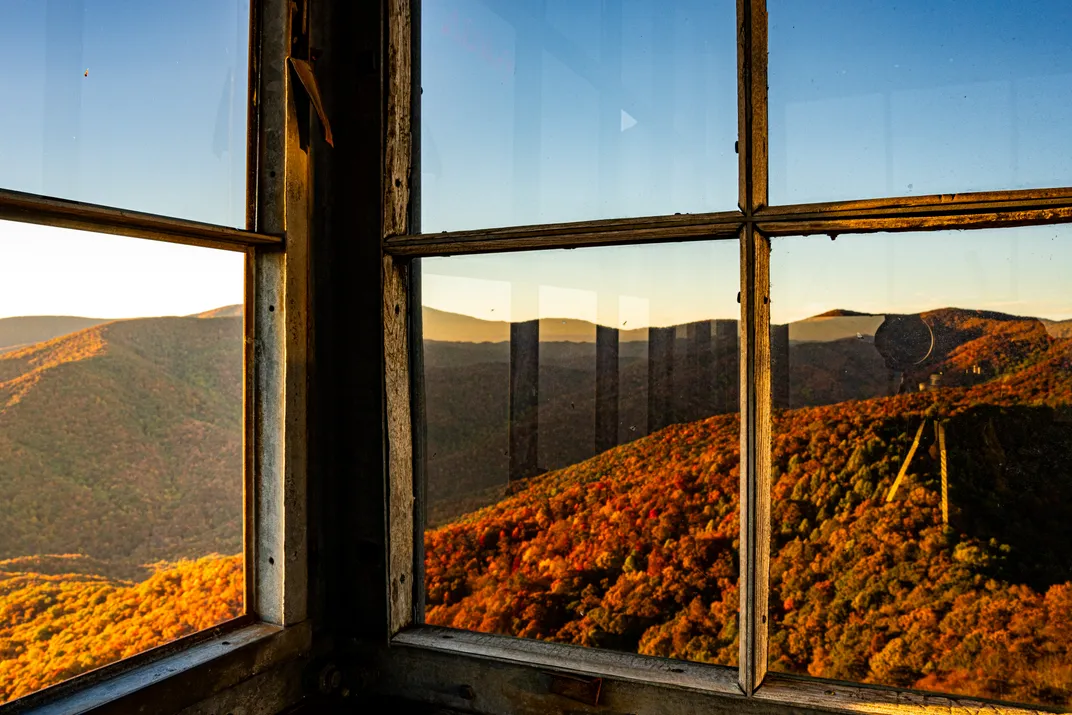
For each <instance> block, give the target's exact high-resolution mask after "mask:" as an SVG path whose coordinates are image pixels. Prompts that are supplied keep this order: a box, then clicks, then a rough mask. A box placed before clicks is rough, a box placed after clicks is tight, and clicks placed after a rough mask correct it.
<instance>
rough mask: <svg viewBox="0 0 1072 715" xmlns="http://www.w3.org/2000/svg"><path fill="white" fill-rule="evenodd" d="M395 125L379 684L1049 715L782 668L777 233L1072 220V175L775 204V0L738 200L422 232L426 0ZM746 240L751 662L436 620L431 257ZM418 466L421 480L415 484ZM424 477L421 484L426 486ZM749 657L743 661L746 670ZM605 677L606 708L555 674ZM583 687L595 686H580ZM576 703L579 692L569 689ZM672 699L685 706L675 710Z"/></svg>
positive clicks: (698, 703) (510, 708)
mask: <svg viewBox="0 0 1072 715" xmlns="http://www.w3.org/2000/svg"><path fill="white" fill-rule="evenodd" d="M386 11H387V16H386V24H387V30H386V33H385V35H386V38H387V42H388V46H387V50H386V61H387V67H386V69H385V71H384V77H385V83H386V87H385V90H384V93H385V102H386V116H387V126H386V131H385V137H384V141H385V151H384V161H385V164H384V172H385V182H384V187H385V190H384V196H383V216H384V220H383V242H382V256H383V321H384V370H385V388H386V397H385V405H386V424H387V439H388V451H389V456H388V459H387V460H386V464H387V470H388V474H387V476H388V504H387V507H388V515H389V524H388V529H389V534H388V540H389V543H388V563H389V574H388V577H389V584H388V592H389V623H390V633H391V634H392V636H393V637H392V638H391V641H390V644H391V647H390V648H387V649H385V650H384V651H383V653H382V654H381V655H380V660H379V661H378V662H377V663H376V666H375V668H376V671H375V672H376V673H378V674H380V675H381V676H383V677H381V678H380V679H379V680H378V681H377V684H376V685H375V686H374V687H375V688H377V689H378V690H379V691H380V692H382V693H384V694H388V695H395V696H399V697H408V698H418V699H421V700H424V701H426V702H429V703H432V704H435V705H438V706H443V707H456V708H460V709H466V710H475V711H476V712H489V713H530V712H532V713H536V712H557V711H558V710H559V709H561V708H563V707H564V704H565V703H568V708H567V709H569V710H571V711H573V712H606V711H607V709H608V708H609V709H610V710H612V711H615V712H617V711H622V712H626V711H628V712H633V713H654V712H668V711H670V709H672V710H673V711H674V712H682V713H692V712H741V711H760V712H770V711H772V710H774V711H777V710H778V709H785V708H793V709H805V710H811V709H816V710H825V711H831V710H832V711H842V712H855V713H875V714H880V713H881V714H887V713H930V712H934V711H935V710H936V709H940V710H941V711H943V712H953V711H959V710H961V709H963V710H965V711H973V712H974V711H978V710H983V709H985V710H987V711H988V712H994V713H1007V714H1009V715H1012V714H1014V713H1017V714H1019V713H1034V712H1039V711H1037V710H1035V709H1033V708H1031V707H1028V706H1016V705H1008V704H1002V703H993V702H984V701H980V700H976V699H973V698H967V697H954V696H943V695H937V694H933V693H923V692H919V691H910V690H904V689H897V688H890V687H880V686H869V685H862V684H855V683H842V682H833V681H829V680H819V679H809V678H803V677H799V676H793V675H787V674H781V673H768V672H767V643H768V641H767V599H768V594H767V589H768V572H769V559H770V553H769V546H768V545H769V544H770V511H771V493H770V486H771V435H770V421H771V379H770V298H769V283H770V238H771V237H773V236H800V235H809V234H830V235H837V234H843V233H867V232H877V231H883V232H903V231H924V230H926V231H937V230H942V229H975V228H995V227H1011V226H1028V225H1039V224H1055V223H1067V222H1070V221H1072V188H1055V189H1037V190H1036V189H1032V190H1025V191H995V192H985V193H965V194H941V195H928V196H911V197H897V198H883V199H861V200H854V201H839V202H829V203H812V204H802V205H785V206H769V205H768V204H769V202H768V179H767V177H768V143H767V142H768V125H767V107H768V98H767V57H768V45H767V28H768V22H767V8H766V0H738V1H737V25H738V67H737V69H738V128H739V131H738V137H739V138H738V155H739V188H738V190H739V210H738V211H734V212H720V213H706V214H689V215H673V216H655V217H644V218H631V219H607V220H598V221H584V222H575V223H558V224H550V225H542V226H511V227H505V228H493V229H477V230H466V231H448V232H443V233H437V234H422V233H420V224H419V187H417V186H416V184H415V182H416V179H415V178H414V177H417V176H419V165H420V148H419V145H418V142H419V134H420V132H419V127H420V124H419V112H420V106H419V91H415V88H417V87H419V86H420V56H419V54H420V53H419V48H420V21H419V17H420V0H386ZM712 239H736V240H738V241H739V243H740V252H741V262H740V265H741V325H742V340H741V341H740V347H739V349H740V370H741V373H740V377H741V393H740V394H741V404H740V409H741V425H742V431H741V454H742V463H741V482H740V504H741V507H740V508H741V524H742V529H741V540H740V543H741V547H740V549H741V551H740V563H741V572H740V583H741V588H740V592H741V610H740V658H739V666H738V668H737V669H729V668H724V667H718V666H708V665H702V664H696V663H688V662H681V661H672V660H668V659H660V658H651V657H645V656H637V655H631V654H623V653H615V652H607V651H600V650H593V649H584V648H578V647H575V646H568V645H562V644H556V643H547V642H538V641H526V640H521V639H516V638H511V637H507V636H497V635H488V634H481V633H470V632H465V631H458V630H452V629H444V628H436V627H430V626H425V625H421V619H420V617H419V616H420V614H421V613H422V612H423V608H422V603H421V598H422V591H423V583H422V581H423V567H422V564H421V563H420V555H421V546H420V544H421V540H422V539H423V536H422V533H421V531H420V529H418V528H416V525H418V524H420V523H421V521H422V520H421V518H420V515H421V514H422V513H423V508H424V505H423V499H422V498H421V497H420V491H421V486H420V485H421V483H422V482H421V479H420V465H421V464H422V460H423V454H422V449H423V440H422V439H420V429H421V425H422V421H421V420H422V419H423V417H422V410H423V405H422V403H421V399H420V394H419V385H417V384H416V383H415V382H414V376H415V375H418V374H419V372H420V363H419V362H418V361H419V360H420V351H419V350H414V349H413V347H414V346H415V345H416V344H418V342H419V341H420V339H421V332H420V311H419V306H420V299H419V289H420V286H419V263H418V262H417V261H414V260H413V259H419V258H422V257H429V256H456V255H470V254H480V253H491V252H506V251H529V250H540V249H554V248H579V247H589V246H610V245H625V244H638V243H655V242H670V241H689V240H712ZM415 475H416V476H417V481H416V482H415ZM415 484H416V485H417V486H415ZM734 671H736V672H734ZM563 677H565V678H569V677H574V678H579V679H580V680H581V681H583V680H584V679H585V678H587V679H598V682H599V684H600V685H599V687H600V688H601V690H600V691H599V692H600V693H601V695H600V697H601V698H602V700H599V704H598V705H597V704H596V703H595V702H587V703H586V702H584V698H583V697H580V698H578V697H577V694H578V691H577V688H574V689H573V690H569V691H568V693H567V694H565V695H563V690H562V689H560V688H559V689H556V687H555V683H556V682H557V680H556V678H563ZM581 690H582V691H583V688H582V689H581ZM564 697H565V698H569V700H563V698H564ZM671 706H672V707H671Z"/></svg>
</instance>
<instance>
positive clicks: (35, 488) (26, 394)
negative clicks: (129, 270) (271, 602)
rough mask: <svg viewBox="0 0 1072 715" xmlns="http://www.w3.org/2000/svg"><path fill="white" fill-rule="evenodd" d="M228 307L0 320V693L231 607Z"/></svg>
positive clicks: (234, 597) (234, 602)
mask: <svg viewBox="0 0 1072 715" xmlns="http://www.w3.org/2000/svg"><path fill="white" fill-rule="evenodd" d="M240 314H241V311H240V309H239V310H238V311H237V313H236V311H235V309H233V308H226V309H221V310H219V311H212V312H210V313H207V314H204V315H202V316H191V317H186V318H147V319H138V320H127V321H116V322H106V323H101V322H100V321H84V319H78V318H56V319H50V318H43V319H32V318H28V319H24V320H14V319H13V320H10V321H7V322H6V323H5V324H4V326H0V327H4V328H5V329H9V330H7V334H8V335H9V336H14V337H11V338H10V339H11V340H17V339H22V338H24V337H26V336H28V335H32V334H34V333H33V331H38V332H40V331H42V330H43V331H45V333H47V332H48V331H49V330H62V329H63V328H64V327H70V326H73V327H75V328H77V327H80V324H81V323H83V322H88V323H91V325H90V326H89V327H86V328H83V329H81V330H77V331H76V332H73V333H69V334H65V335H60V336H59V337H52V338H50V339H48V340H45V341H44V342H38V343H35V344H32V345H27V346H23V347H14V348H11V349H7V350H2V349H0V702H4V701H6V700H8V699H11V698H16V697H19V696H21V695H25V694H27V693H30V692H33V691H35V690H38V689H40V688H43V687H46V686H48V685H52V684H54V683H56V682H59V681H61V680H64V679H66V678H69V677H72V676H74V675H78V674H80V673H83V672H86V671H88V670H92V669H94V668H97V667H100V666H102V665H105V664H107V663H111V662H113V661H115V660H118V659H120V658H124V657H127V656H130V655H134V654H136V653H140V652H142V651H145V650H147V649H150V648H153V647H156V646H159V645H162V644H164V643H167V642H168V641H171V640H174V639H175V638H179V637H181V636H184V635H188V634H191V633H195V632H197V631H199V630H203V629H205V628H209V627H211V626H214V625H216V624H219V623H221V622H223V621H226V620H229V619H231V618H235V617H237V616H239V615H241V613H242V612H243V598H244V578H243V565H242V559H241V557H238V556H226V557H223V556H215V555H214V554H219V553H224V554H235V553H239V552H241V550H242V515H243V507H242V489H243V472H242V434H243V429H242V402H243V401H242V364H243V363H242V345H243V337H242V320H241V317H238V316H240ZM92 323H97V324H92ZM16 328H17V329H18V330H16Z"/></svg>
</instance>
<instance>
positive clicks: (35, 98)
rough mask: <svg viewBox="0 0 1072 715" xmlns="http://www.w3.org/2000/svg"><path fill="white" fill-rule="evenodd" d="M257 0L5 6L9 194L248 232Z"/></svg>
mask: <svg viewBox="0 0 1072 715" xmlns="http://www.w3.org/2000/svg"><path fill="white" fill-rule="evenodd" d="M248 54H249V0H184V1H183V2H135V1H131V0H128V1H126V2H118V1H117V0H47V1H41V0H5V2H2V3H0V67H3V70H0V96H2V97H3V98H4V106H5V111H3V112H0V188H4V189H13V190H16V191H26V192H31V193H36V194H44V195H46V196H56V197H60V198H64V199H74V200H77V201H87V202H91V203H97V204H106V205H110V206H117V207H120V208H126V209H135V210H138V211H148V212H150V213H157V214H165V215H169V216H177V217H180V218H187V219H195V220H198V221H206V222H210V223H217V224H223V225H228V226H236V227H239V228H244V227H245V225H246V212H245V205H246V95H247V91H246V85H247V63H248V60H247V58H248Z"/></svg>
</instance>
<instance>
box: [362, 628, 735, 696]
mask: <svg viewBox="0 0 1072 715" xmlns="http://www.w3.org/2000/svg"><path fill="white" fill-rule="evenodd" d="M571 676H573V677H575V678H576V679H577V683H578V684H579V685H578V687H579V688H580V690H582V691H584V690H585V687H584V686H585V685H586V680H591V679H596V678H598V679H600V682H598V683H588V684H590V685H591V690H590V691H587V693H574V692H570V691H572V690H573V688H571V687H568V686H569V683H567V684H566V685H567V687H565V688H563V687H562V686H563V683H562V679H563V678H564V679H566V680H567V681H568V680H569V679H570V677H571ZM364 680H365V682H367V683H369V685H370V687H371V689H373V690H374V691H375V692H377V693H378V694H381V695H386V696H392V697H398V698H406V699H409V700H422V701H424V702H427V703H429V704H433V705H437V706H439V707H448V708H456V709H461V710H466V711H475V712H482V713H520V712H530V711H531V712H560V711H562V710H563V708H565V709H566V710H569V711H575V712H578V713H582V712H589V709H591V711H592V712H619V711H620V712H637V713H639V712H682V713H687V712H692V711H693V710H694V707H688V705H692V706H695V705H699V704H703V705H705V706H706V707H707V708H711V707H712V706H714V709H713V710H710V711H712V712H719V711H725V712H733V711H736V710H737V709H739V706H740V705H741V704H742V703H743V702H744V696H743V695H742V692H741V689H740V687H739V686H738V685H737V669H736V668H727V667H722V666H715V665H705V664H702V663H689V662H686V661H675V660H668V659H664V658H655V657H649V656H643V655H635V654H631V653H619V652H615V651H606V650H597V649H594V648H582V647H579V646H572V645H565V644H561V643H548V642H544V641H535V640H525V639H521V638H511V637H509V636H499V635H488V634H484V633H471V632H468V631H459V630H453V629H449V628H437V627H432V626H420V627H416V628H412V629H409V630H407V631H404V632H402V633H400V634H399V635H397V636H395V637H394V638H393V639H392V640H391V645H390V647H389V648H387V649H385V650H384V651H382V652H381V655H380V660H379V662H378V663H377V665H376V669H375V672H374V673H369V674H367V676H366V677H365V678H364ZM593 694H594V701H593V700H589V699H588V697H589V696H591V695H593ZM718 704H721V708H720V707H717V705H718ZM584 705H587V706H588V708H585V707H584ZM644 705H648V707H644ZM697 712H698V711H697ZM705 712H706V710H705Z"/></svg>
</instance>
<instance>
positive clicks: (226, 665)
mask: <svg viewBox="0 0 1072 715" xmlns="http://www.w3.org/2000/svg"><path fill="white" fill-rule="evenodd" d="M311 641H312V629H311V627H310V625H309V622H308V621H306V622H304V623H299V624H297V625H295V626H290V627H287V628H282V627H279V626H274V625H270V624H267V623H254V624H253V625H247V626H243V627H240V628H238V629H237V630H231V631H226V632H224V633H222V634H220V635H217V636H213V637H212V638H210V639H207V640H203V641H200V642H197V643H195V644H193V645H189V646H186V647H181V642H179V643H176V644H171V645H175V646H179V647H177V648H176V649H174V650H173V651H172V652H169V653H168V654H167V655H163V656H162V657H159V659H154V660H153V661H152V662H149V663H146V664H144V665H134V666H132V667H129V668H127V669H122V671H121V672H119V673H117V674H114V675H113V674H112V672H111V668H112V667H113V666H106V667H105V668H103V669H101V670H98V671H94V672H91V673H87V674H85V675H84V676H80V677H78V678H74V679H72V680H70V681H66V682H63V683H59V684H58V685H55V686H53V687H51V688H46V689H45V690H42V691H40V692H37V693H33V694H32V695H28V696H26V697H24V698H20V699H19V700H15V701H12V702H10V703H8V704H7V705H0V715H76V714H80V713H89V712H92V713H113V712H115V713H119V712H124V713H125V712H152V713H156V714H158V715H164V714H165V713H173V712H178V711H180V710H182V709H183V708H185V707H188V706H190V705H192V704H194V703H197V702H198V701H201V700H204V699H205V698H209V697H211V696H213V695H215V694H217V693H220V692H222V691H224V690H227V689H228V688H232V687H234V686H235V685H238V684H239V683H241V682H243V681H245V680H247V679H249V678H251V677H253V676H255V675H257V674H259V673H262V672H264V671H266V670H269V669H272V668H274V667H276V666H278V665H280V664H282V663H284V662H286V661H289V660H292V659H294V658H297V657H298V656H300V655H302V654H304V653H306V652H307V651H308V650H309V648H310V644H311ZM164 648H166V649H169V650H171V649H170V647H169V646H164ZM150 653H151V651H150ZM143 655H149V654H148V653H147V654H143ZM123 664H124V662H123V661H120V662H119V663H116V664H114V666H120V667H121V666H122V665H123Z"/></svg>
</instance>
